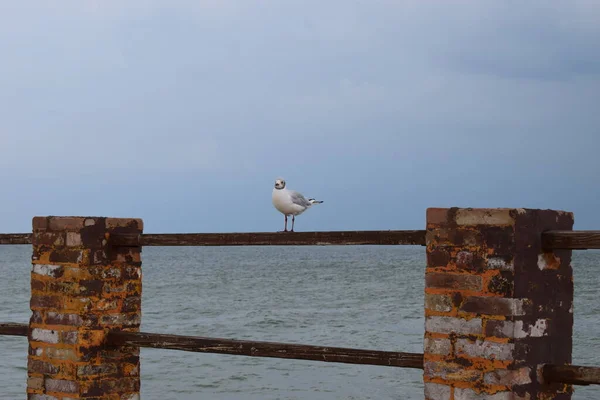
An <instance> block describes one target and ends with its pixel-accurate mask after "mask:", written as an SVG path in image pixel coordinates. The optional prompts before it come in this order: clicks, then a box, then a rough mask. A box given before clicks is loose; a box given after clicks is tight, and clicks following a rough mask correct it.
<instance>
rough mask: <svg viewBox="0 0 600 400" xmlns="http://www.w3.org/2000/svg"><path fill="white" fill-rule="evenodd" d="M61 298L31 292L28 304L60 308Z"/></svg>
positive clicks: (36, 306)
mask: <svg viewBox="0 0 600 400" xmlns="http://www.w3.org/2000/svg"><path fill="white" fill-rule="evenodd" d="M62 304H63V302H62V298H61V297H59V296H43V295H37V294H33V295H32V296H31V300H30V306H31V308H32V309H34V308H60V307H61V306H62Z"/></svg>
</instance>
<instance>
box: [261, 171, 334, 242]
mask: <svg viewBox="0 0 600 400" xmlns="http://www.w3.org/2000/svg"><path fill="white" fill-rule="evenodd" d="M285 186H286V184H285V180H284V179H276V180H275V187H273V195H272V201H273V206H275V208H276V209H277V210H278V211H279V212H280V213H282V214H283V215H284V218H285V227H284V232H287V220H288V216H290V215H291V216H292V229H291V232H293V231H294V222H295V219H296V216H298V215H300V214H302V213H303V212H304V211H306V210H308V209H309V208H310V207H312V206H313V204H320V203H322V202H323V201H321V200H315V199H313V198H309V199H307V198H305V197H304V196H303V195H302V194H301V193H298V192H296V191H295V190H289V189H287V188H286V187H285Z"/></svg>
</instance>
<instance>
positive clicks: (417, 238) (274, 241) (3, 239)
mask: <svg viewBox="0 0 600 400" xmlns="http://www.w3.org/2000/svg"><path fill="white" fill-rule="evenodd" d="M111 241H112V243H113V244H114V245H115V246H300V245H308V246H311V245H421V246H423V245H425V231H424V230H395V231H330V232H258V233H252V232H242V233H149V234H148V233H147V234H142V235H133V236H131V235H113V237H112V238H111ZM542 243H543V246H544V248H545V249H547V250H553V249H571V250H585V249H600V231H548V232H544V233H543V234H542ZM0 244H31V234H30V233H0Z"/></svg>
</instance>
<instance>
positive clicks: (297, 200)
mask: <svg viewBox="0 0 600 400" xmlns="http://www.w3.org/2000/svg"><path fill="white" fill-rule="evenodd" d="M290 195H291V197H292V203H294V204H297V205H299V206H301V207H308V206H310V205H311V204H310V202H309V201H308V200H306V198H305V197H304V196H302V194H300V193H298V192H296V191H291V193H290Z"/></svg>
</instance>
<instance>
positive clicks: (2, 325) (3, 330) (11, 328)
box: [0, 322, 29, 336]
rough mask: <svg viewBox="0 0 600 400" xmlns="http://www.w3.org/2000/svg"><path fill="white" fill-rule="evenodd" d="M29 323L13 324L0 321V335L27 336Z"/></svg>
mask: <svg viewBox="0 0 600 400" xmlns="http://www.w3.org/2000/svg"><path fill="white" fill-rule="evenodd" d="M28 331H29V325H27V324H15V323H12V322H0V335H8V336H27V332H28Z"/></svg>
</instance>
